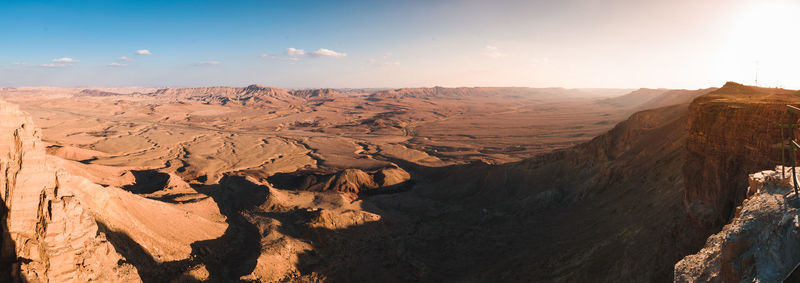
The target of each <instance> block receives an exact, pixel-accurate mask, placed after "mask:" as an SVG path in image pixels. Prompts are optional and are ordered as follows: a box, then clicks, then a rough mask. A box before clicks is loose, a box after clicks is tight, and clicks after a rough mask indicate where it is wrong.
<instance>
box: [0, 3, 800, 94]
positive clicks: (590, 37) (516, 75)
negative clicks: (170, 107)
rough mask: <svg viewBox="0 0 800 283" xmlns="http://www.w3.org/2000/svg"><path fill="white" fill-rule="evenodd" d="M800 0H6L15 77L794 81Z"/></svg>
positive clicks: (85, 82) (174, 81) (396, 83)
mask: <svg viewBox="0 0 800 283" xmlns="http://www.w3.org/2000/svg"><path fill="white" fill-rule="evenodd" d="M767 2H768V4H764V3H767ZM792 2H793V1H788V0H787V1H778V0H776V1H769V0H766V1H755V0H752V1H751V0H731V1H721V0H707V1H688V0H675V1H666V0H652V1H634V0H608V1H596V0H561V1H445V0H432V1H14V0H12V1H8V0H4V1H3V2H0V85H4V86H31V85H48V86H206V85H231V86H244V85H248V84H252V83H259V84H265V85H273V86H278V87H411V86H434V85H442V86H534V87H549V86H564V87H675V88H677V87H683V88H699V87H708V86H716V85H720V84H721V83H723V82H724V81H727V80H735V81H741V82H744V83H750V82H751V81H752V77H753V75H754V69H755V62H756V61H760V63H759V64H760V66H761V68H762V72H763V79H762V81H763V82H764V83H771V84H774V85H776V86H777V85H782V86H789V87H791V86H795V85H796V84H795V83H796V82H795V81H794V80H795V79H793V78H792V77H791V74H790V73H792V72H791V69H790V67H791V68H793V66H797V63H798V61H800V58H796V57H797V56H794V55H791V54H792V51H790V50H788V49H776V48H777V47H773V48H772V49H767V50H762V49H764V47H760V46H757V45H754V44H749V45H748V44H745V42H749V41H753V40H754V39H759V38H758V34H760V33H761V32H760V30H758V29H759V28H763V29H770V30H773V31H772V32H770V33H768V36H770V37H769V38H766V37H765V38H763V40H769V41H771V42H774V44H772V45H776V46H777V45H789V44H794V43H796V42H794V41H793V40H794V39H791V38H793V36H790V34H792V32H791V31H792V30H793V29H795V28H797V27H798V26H800V25H798V22H797V21H795V20H782V21H776V20H773V18H780V17H778V16H780V15H784V14H786V15H792V16H789V17H788V18H796V17H794V16H793V15H796V14H792V13H795V12H800V9H798V8H797V5H796V3H792ZM743 22H744V23H745V24H743ZM748 22H753V23H756V24H755V25H756V27H755V29H756V30H753V27H751V25H746V23H748ZM795 30H796V29H795ZM744 33H749V34H755V38H754V37H753V36H752V35H748V36H747V37H745V36H743V34H744ZM782 35H785V36H782ZM764 36H767V35H764ZM782 37H786V38H787V39H781V38H782ZM776 38H777V39H776ZM743 45H747V46H743ZM794 46H797V45H796V44H794ZM289 48H294V49H293V50H294V51H291V52H290V51H289V50H290V49H289ZM140 50H147V51H148V52H144V53H150V54H149V55H137V54H136V53H137V51H140ZM300 50H302V52H301V51H300ZM121 57H125V58H126V59H120V58H121ZM798 87H800V85H798Z"/></svg>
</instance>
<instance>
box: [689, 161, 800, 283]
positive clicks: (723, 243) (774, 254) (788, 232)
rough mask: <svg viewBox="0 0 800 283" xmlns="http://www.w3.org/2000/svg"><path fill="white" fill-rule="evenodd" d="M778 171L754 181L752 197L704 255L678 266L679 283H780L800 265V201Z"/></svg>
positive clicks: (788, 180)
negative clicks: (799, 263)
mask: <svg viewBox="0 0 800 283" xmlns="http://www.w3.org/2000/svg"><path fill="white" fill-rule="evenodd" d="M782 169H783V168H782V167H781V166H778V167H777V168H776V170H774V171H773V170H770V171H762V172H759V173H755V174H752V175H750V177H749V183H750V186H749V187H748V188H747V194H748V195H749V197H748V198H747V199H745V200H744V202H743V203H742V205H741V206H739V207H737V208H736V212H735V217H734V218H733V220H732V221H731V223H730V224H727V225H725V227H724V228H722V231H720V232H719V233H716V234H714V235H712V236H711V237H709V238H708V240H707V241H706V245H705V247H704V248H703V249H702V250H700V252H698V253H696V254H693V255H689V256H687V257H685V258H684V259H683V260H681V261H679V262H678V263H677V264H676V265H675V277H674V278H675V282H709V281H711V282H780V281H782V280H784V278H786V276H787V275H788V274H789V272H790V271H791V270H792V268H793V267H794V266H795V264H797V263H798V262H800V219H799V218H798V217H799V216H800V210H798V208H800V199H798V196H796V195H794V193H793V192H792V187H791V178H790V176H791V173H789V172H791V171H790V170H791V169H789V168H786V170H787V172H786V176H787V178H786V179H783V178H782V175H781V173H780V170H782Z"/></svg>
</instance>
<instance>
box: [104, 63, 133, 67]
mask: <svg viewBox="0 0 800 283" xmlns="http://www.w3.org/2000/svg"><path fill="white" fill-rule="evenodd" d="M108 66H109V67H125V66H128V64H120V63H117V62H113V63H111V64H108Z"/></svg>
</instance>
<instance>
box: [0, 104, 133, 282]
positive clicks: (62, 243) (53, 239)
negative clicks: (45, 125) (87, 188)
mask: <svg viewBox="0 0 800 283" xmlns="http://www.w3.org/2000/svg"><path fill="white" fill-rule="evenodd" d="M39 135H40V134H39V131H38V130H37V129H36V128H35V127H34V126H33V123H32V121H31V119H30V117H29V116H28V115H27V114H25V113H23V112H22V111H20V110H19V108H18V107H17V106H15V105H11V104H8V103H6V102H1V101H0V172H2V173H1V174H0V192H1V193H2V194H1V195H0V197H2V201H3V205H4V206H3V209H2V218H0V222H2V228H3V233H2V260H3V262H4V263H6V264H5V265H4V268H10V269H12V271H11V276H12V277H13V278H6V279H7V280H20V279H21V280H24V281H28V282H48V281H51V282H85V281H91V280H95V281H122V282H135V281H140V280H139V277H138V275H137V273H136V269H135V268H134V267H133V266H131V265H130V264H127V263H125V259H124V257H122V256H120V255H119V254H118V253H117V252H116V250H115V248H114V247H113V246H112V245H111V244H110V243H109V242H108V241H107V240H106V237H105V235H104V234H103V233H100V232H98V226H97V224H96V222H95V219H94V217H92V215H91V214H90V213H89V212H88V211H87V210H86V209H85V208H84V207H83V206H82V205H81V203H80V201H79V200H78V198H77V197H76V195H75V189H77V188H75V187H71V186H65V185H64V184H63V180H64V178H65V177H66V175H65V173H63V172H58V171H57V170H56V169H54V168H52V167H50V166H49V165H48V163H47V161H46V156H45V149H44V144H43V143H42V142H41V140H40V138H39Z"/></svg>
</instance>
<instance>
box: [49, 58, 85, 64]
mask: <svg viewBox="0 0 800 283" xmlns="http://www.w3.org/2000/svg"><path fill="white" fill-rule="evenodd" d="M51 62H53V63H78V62H80V61H78V60H75V59H72V58H69V57H64V58H56V59H53V60H52V61H51Z"/></svg>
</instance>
